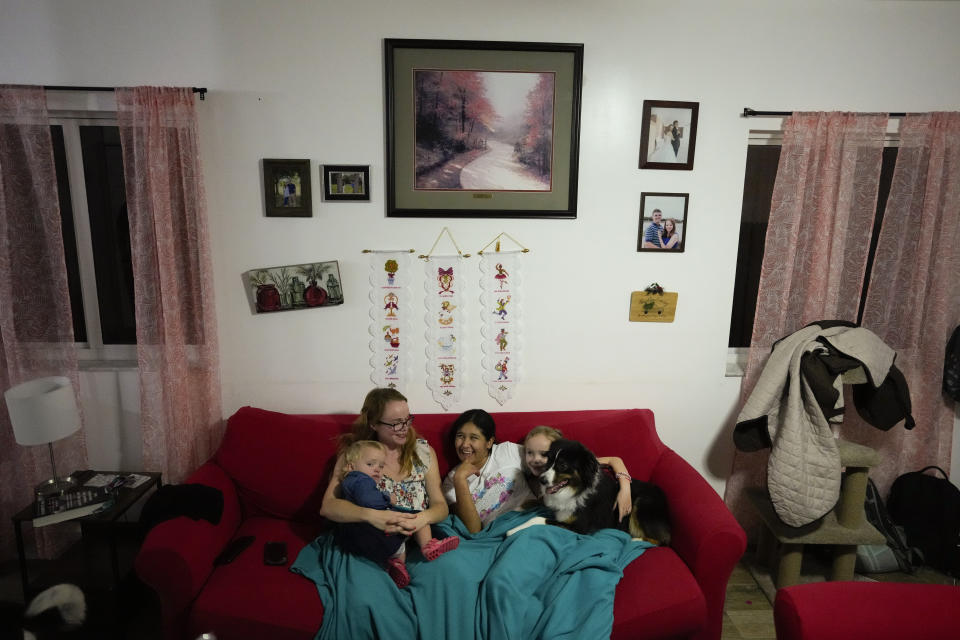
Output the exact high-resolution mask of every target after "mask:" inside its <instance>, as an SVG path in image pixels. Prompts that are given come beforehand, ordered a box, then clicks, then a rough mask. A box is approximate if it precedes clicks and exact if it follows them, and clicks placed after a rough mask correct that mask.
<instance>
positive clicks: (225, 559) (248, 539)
mask: <svg viewBox="0 0 960 640" xmlns="http://www.w3.org/2000/svg"><path fill="white" fill-rule="evenodd" d="M253 540H254V536H240V537H239V538H236V539H234V540H231V541H230V542H228V543H227V546H225V547H224V548H223V551H221V552H220V555H218V556H217V557H216V559H215V560H214V561H213V564H217V565H219V564H229V563H231V562H233V561H234V560H235V559H236V557H237V556H238V555H240V554H241V553H242V552H243V550H244V549H246V548H247V547H249V546H250V545H251V544H253Z"/></svg>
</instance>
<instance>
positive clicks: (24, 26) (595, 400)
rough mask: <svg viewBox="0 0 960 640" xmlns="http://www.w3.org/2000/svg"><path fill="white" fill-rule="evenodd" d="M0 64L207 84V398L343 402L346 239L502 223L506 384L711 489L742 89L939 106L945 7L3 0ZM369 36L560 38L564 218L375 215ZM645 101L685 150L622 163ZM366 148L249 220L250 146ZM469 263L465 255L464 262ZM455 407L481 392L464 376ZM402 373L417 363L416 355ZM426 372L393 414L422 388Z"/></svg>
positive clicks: (950, 78)
mask: <svg viewBox="0 0 960 640" xmlns="http://www.w3.org/2000/svg"><path fill="white" fill-rule="evenodd" d="M0 15H2V16H3V19H2V20H0V82H3V83H28V84H76V85H107V86H113V85H136V84H156V85H180V86H189V85H193V86H206V87H209V89H210V93H209V94H208V95H207V100H206V101H205V102H201V103H198V104H199V112H200V117H201V138H202V139H201V143H202V152H203V162H204V165H205V173H206V178H207V198H208V205H209V217H210V227H211V231H212V236H213V251H214V256H213V257H214V269H215V280H216V287H217V306H218V317H219V330H220V342H221V367H222V383H223V402H224V411H225V412H226V413H227V414H229V413H231V412H233V411H234V410H236V409H237V408H238V407H240V406H242V405H244V404H251V405H257V406H262V407H266V408H271V409H279V410H288V411H295V412H328V411H355V410H356V409H357V408H358V405H359V403H360V401H361V399H362V397H363V394H364V393H365V392H366V391H367V390H368V389H369V388H370V387H371V383H370V381H369V377H368V376H369V373H370V372H369V370H368V365H367V360H368V358H369V352H368V349H367V342H368V339H369V337H368V334H367V331H366V326H367V309H368V306H367V305H368V303H367V299H366V294H367V291H366V285H365V282H366V272H365V270H366V261H365V257H364V256H362V255H361V253H360V252H361V250H362V249H364V248H398V247H402V248H415V249H417V251H418V252H420V253H423V252H425V251H426V250H427V249H428V248H429V247H430V245H431V244H432V243H433V241H434V239H435V238H436V237H437V234H438V233H439V232H440V229H441V228H442V227H443V226H444V225H447V226H449V227H450V229H451V231H452V232H453V234H454V236H455V237H456V239H457V241H458V243H459V244H460V246H461V247H464V248H465V250H468V251H470V252H475V251H476V250H477V249H479V248H480V247H482V246H483V245H484V244H486V243H487V242H488V241H489V240H490V239H492V238H493V237H494V236H495V235H496V234H498V233H500V232H501V231H506V232H507V233H509V234H510V235H511V236H513V237H515V238H517V239H518V240H519V241H521V242H523V243H524V244H525V245H526V246H528V247H530V248H531V249H532V252H531V253H530V254H528V256H527V258H528V259H527V260H526V267H525V283H526V292H527V303H526V305H525V319H526V336H525V345H526V366H525V382H524V383H523V385H522V386H521V387H520V389H519V391H518V394H517V396H516V398H515V399H514V400H512V401H511V402H509V403H508V404H507V405H506V407H505V408H506V409H511V410H536V409H548V408H551V409H576V408H607V407H649V408H651V409H653V410H654V412H655V413H656V415H657V421H658V426H659V430H660V432H661V435H662V437H663V439H664V440H665V441H666V442H667V443H668V444H669V445H670V446H672V447H673V448H675V449H676V450H677V451H678V452H679V453H680V454H681V455H683V456H684V457H685V458H687V459H688V460H690V461H691V462H692V463H693V464H694V465H695V466H697V467H698V468H699V469H700V470H701V471H703V472H704V473H705V475H707V477H708V478H709V479H710V480H711V482H712V483H713V484H714V486H715V487H717V488H718V490H722V486H723V476H724V475H725V474H726V473H727V471H728V469H729V462H730V455H731V445H730V436H729V423H730V419H731V413H732V412H733V411H734V410H735V404H736V400H737V394H738V387H739V379H737V378H725V377H724V369H725V362H726V351H727V334H728V329H729V327H728V324H729V316H730V303H731V297H732V290H733V279H734V270H735V263H736V252H737V237H738V231H737V229H738V223H739V217H740V203H741V196H742V185H743V167H744V158H745V153H746V138H747V131H748V130H749V129H750V128H751V126H753V127H757V126H758V123H757V122H756V121H749V120H745V119H743V118H740V117H739V115H738V114H739V113H740V112H741V110H742V108H743V107H744V106H751V107H754V108H760V109H809V110H833V109H845V110H856V111H870V110H876V111H887V110H892V111H904V110H907V111H929V110H955V109H957V108H958V104H960V84H958V83H957V75H956V69H957V65H958V62H960V38H957V37H956V35H957V33H960V3H955V2H923V1H921V2H917V1H906V2H896V1H888V2H874V1H854V0H849V1H843V2H812V1H795V2H777V3H772V2H766V1H758V2H722V3H720V2H712V1H706V2H669V3H665V2H651V1H646V0H623V1H615V0H596V1H593V2H589V3H587V2H573V1H569V0H566V1H564V0H560V1H558V0H527V1H526V2H519V3H518V2H514V1H513V0H492V1H488V2H485V3H477V2H463V1H461V0H445V1H443V2H438V1H428V0H405V1H403V2H375V1H370V0H354V1H353V2H329V1H326V0H323V1H320V0H318V1H314V2H306V1H302V2H301V1H299V0H271V1H270V2H256V1H252V0H219V1H203V0H167V1H165V2H146V1H130V0H83V1H81V0H75V1H73V2H55V1H52V0H46V1H42V0H17V1H14V0H0ZM384 37H405V38H447V39H483V40H520V41H527V40H529V41H545V42H582V43H584V45H585V64H584V86H583V89H584V91H583V109H582V117H583V124H582V131H581V150H580V180H579V185H580V197H579V216H578V218H577V220H575V221H536V220H534V221H524V220H454V219H445V220H426V219H386V218H385V216H384V182H383V177H384V159H383V158H384V142H383V128H384V127H383V89H382V86H383V76H382V39H383V38H384ZM644 99H670V100H690V101H698V102H700V120H699V132H698V139H697V154H696V168H695V169H694V171H692V172H681V171H649V170H647V171H639V170H638V169H637V162H638V156H639V148H638V145H639V141H640V133H641V129H640V127H641V126H642V124H643V123H642V122H641V119H640V112H641V107H642V102H643V100H644ZM265 157H266V158H270V157H275V158H276V157H279V158H298V157H302V158H311V159H312V161H313V167H314V169H313V172H314V175H313V180H314V183H313V187H314V193H315V194H318V193H319V180H318V170H317V166H318V165H319V164H322V163H324V162H326V163H344V164H347V163H357V164H369V165H370V167H371V182H372V184H373V199H372V201H371V202H370V203H341V204H335V203H323V202H321V201H320V199H319V197H317V196H316V195H315V197H314V200H315V201H314V217H313V218H310V219H266V218H265V217H264V215H263V205H262V197H261V189H262V187H261V186H260V173H259V161H260V159H261V158H265ZM642 191H677V192H688V193H690V211H689V215H688V229H687V230H686V231H687V233H688V237H687V241H686V252H685V253H683V254H680V255H672V256H661V255H655V254H650V253H642V254H641V253H636V252H635V242H636V233H637V224H638V208H639V203H640V193H641V192H642ZM332 259H336V260H339V261H340V269H341V272H342V276H343V283H344V292H345V296H346V303H345V304H344V305H342V306H340V307H335V308H328V309H315V310H309V311H300V312H295V313H281V314H276V315H265V316H253V315H251V313H250V311H249V308H248V305H247V301H246V297H245V294H244V291H243V289H242V282H241V278H240V274H241V273H242V272H244V271H246V270H247V269H250V268H253V267H261V266H274V265H283V264H297V263H304V262H313V261H320V260H332ZM471 263H472V264H471V267H470V268H471V269H473V270H476V262H475V261H474V260H471ZM654 281H657V282H659V283H661V284H662V285H664V287H665V288H666V289H667V290H670V291H678V292H679V294H680V297H679V306H678V310H677V318H676V321H675V322H674V323H672V324H646V323H630V322H628V321H627V310H628V305H629V297H630V292H631V291H634V290H638V289H642V288H644V287H645V286H647V285H648V284H650V283H651V282H654ZM471 328H472V329H473V330H474V331H473V337H472V340H473V343H472V344H468V345H467V346H468V347H472V348H473V349H472V351H473V354H474V355H472V356H471V357H470V359H469V360H468V364H469V366H470V367H471V370H470V374H471V379H472V383H471V384H470V386H469V387H468V389H467V390H466V392H465V394H464V399H463V402H462V403H461V405H460V406H458V407H455V410H457V411H459V410H463V409H467V408H470V407H473V406H480V407H484V408H487V409H491V410H493V409H495V408H496V406H495V403H494V402H493V401H492V400H491V399H490V398H489V397H488V396H487V395H486V393H485V391H484V389H483V387H482V385H481V383H480V377H479V369H478V367H479V337H478V329H479V322H475V323H474V324H473V325H472V327H471ZM414 370H415V372H417V374H418V376H420V375H422V374H421V372H422V371H423V363H422V361H421V362H419V363H418V364H417V366H415V368H414ZM421 380H422V378H420V377H418V379H417V381H416V383H414V384H411V385H409V387H408V388H406V389H404V392H405V393H406V394H407V395H408V396H409V397H410V399H411V405H412V408H413V411H414V412H418V411H419V412H433V411H438V410H439V408H438V406H437V405H435V404H434V403H433V402H432V400H431V399H430V397H429V394H428V393H427V390H426V387H425V385H424V384H423V383H422V381H421Z"/></svg>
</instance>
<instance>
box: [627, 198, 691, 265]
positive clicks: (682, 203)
mask: <svg viewBox="0 0 960 640" xmlns="http://www.w3.org/2000/svg"><path fill="white" fill-rule="evenodd" d="M689 206H690V194H689V193H666V192H661V191H645V192H643V193H641V194H640V222H639V224H638V225H637V251H655V252H660V253H683V252H684V251H685V250H686V246H687V210H688V208H689ZM654 210H659V211H660V214H661V221H662V223H663V225H664V226H666V221H667V219H671V220H673V221H674V231H675V233H676V234H677V235H678V236H679V239H678V240H677V242H676V244H675V245H674V246H673V247H671V248H664V247H661V246H657V245H659V244H661V241H660V239H659V238H655V237H654V235H653V234H651V235H650V237H649V238H648V237H647V230H648V229H649V227H650V225H651V224H652V223H653V221H654V220H653V215H654V214H653V212H654ZM645 221H646V222H645ZM644 240H647V241H648V242H649V243H651V244H653V245H654V246H644ZM663 242H665V243H667V244H669V241H666V240H665V241H663Z"/></svg>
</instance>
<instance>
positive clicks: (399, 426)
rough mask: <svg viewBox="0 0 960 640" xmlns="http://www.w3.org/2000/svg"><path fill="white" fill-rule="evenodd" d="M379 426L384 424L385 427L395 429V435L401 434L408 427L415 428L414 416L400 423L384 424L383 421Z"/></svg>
mask: <svg viewBox="0 0 960 640" xmlns="http://www.w3.org/2000/svg"><path fill="white" fill-rule="evenodd" d="M379 424H382V425H383V426H385V427H390V428H391V429H393V432H394V433H400V432H401V431H403V430H404V429H406V428H407V427H412V426H413V416H410V417H409V418H407V419H406V420H400V421H399V422H384V421H382V420H381V421H380V422H379Z"/></svg>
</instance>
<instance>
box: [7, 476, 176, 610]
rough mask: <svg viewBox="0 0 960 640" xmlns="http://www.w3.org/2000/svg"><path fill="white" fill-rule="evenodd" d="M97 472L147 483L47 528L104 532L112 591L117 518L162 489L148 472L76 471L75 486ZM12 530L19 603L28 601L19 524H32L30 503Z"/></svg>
mask: <svg viewBox="0 0 960 640" xmlns="http://www.w3.org/2000/svg"><path fill="white" fill-rule="evenodd" d="M98 473H103V474H108V475H127V474H129V473H136V474H137V475H141V476H147V477H148V478H149V480H147V481H145V482H143V483H142V484H140V485H139V486H137V487H134V488H127V487H121V488H120V489H118V490H117V496H116V498H115V500H114V503H113V505H112V506H111V507H110V508H108V509H105V510H103V511H98V512H96V513H91V514H90V515H87V516H83V517H81V518H74V519H72V520H64V521H63V522H58V523H56V524H52V525H48V526H51V527H55V526H59V525H63V524H69V523H79V524H80V531H81V535H82V537H83V538H86V537H87V534H88V532H90V533H93V532H94V531H96V532H97V533H105V534H106V537H107V540H108V543H109V547H110V562H111V570H112V574H113V585H114V588H115V589H116V588H117V587H119V585H120V580H121V576H120V560H119V557H118V554H117V525H118V522H119V521H120V519H121V518H122V517H123V516H124V515H125V514H126V513H127V512H128V511H129V510H130V508H131V507H133V506H134V505H135V504H137V503H138V502H140V501H141V500H142V499H143V498H144V497H145V496H146V495H147V494H148V493H149V492H150V490H151V489H153V488H157V489H159V488H160V487H161V486H162V484H163V483H162V479H161V474H160V473H158V472H149V471H135V472H129V471H92V470H87V471H77V472H75V473H73V474H72V475H73V477H74V478H76V479H77V483H78V484H80V485H82V484H83V483H85V482H86V481H87V480H89V479H90V478H92V477H93V476H94V475H96V474H98ZM12 520H13V528H14V532H15V534H16V539H17V555H18V557H19V560H20V580H21V584H22V587H23V600H24V602H29V601H30V578H29V576H28V574H27V556H26V552H25V549H24V544H23V523H24V522H31V523H32V522H33V504H30V505H29V506H27V507H25V508H24V509H21V510H20V511H18V512H17V513H16V514H14V516H13V518H12Z"/></svg>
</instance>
